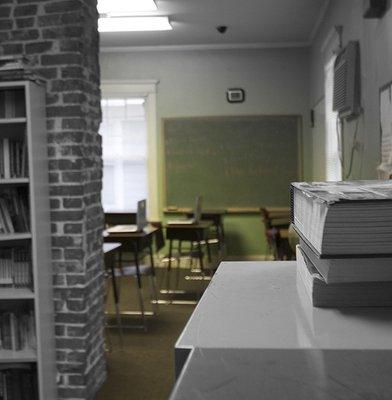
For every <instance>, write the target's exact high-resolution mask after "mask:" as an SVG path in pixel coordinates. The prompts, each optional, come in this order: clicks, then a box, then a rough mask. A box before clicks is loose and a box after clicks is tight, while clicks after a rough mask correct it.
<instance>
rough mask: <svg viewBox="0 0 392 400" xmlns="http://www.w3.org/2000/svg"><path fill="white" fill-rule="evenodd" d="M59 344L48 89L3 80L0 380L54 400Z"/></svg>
mask: <svg viewBox="0 0 392 400" xmlns="http://www.w3.org/2000/svg"><path fill="white" fill-rule="evenodd" d="M15 337H16V338H17V339H15ZM12 338H13V339H12ZM54 348H55V347H54V311H53V293H52V269H51V238H50V208H49V186H48V160H47V139H46V116H45V88H44V87H42V86H41V85H38V84H36V83H34V82H30V81H15V82H0V378H1V379H2V383H3V385H4V382H5V383H6V385H7V384H9V390H10V393H13V394H14V396H13V397H12V399H15V400H18V398H19V397H18V395H17V394H16V395H15V393H17V392H18V390H19V391H20V390H21V389H20V388H22V391H23V390H25V391H26V390H29V393H31V396H30V397H29V398H31V400H46V399H55V398H56V377H55V371H56V366H55V350H54ZM19 381H20V382H19ZM15 382H17V384H16V383H15ZM18 387H19V389H18ZM3 390H4V389H3ZM35 392H36V395H35V394H34V393H35Z"/></svg>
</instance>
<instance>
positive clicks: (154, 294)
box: [148, 244, 158, 314]
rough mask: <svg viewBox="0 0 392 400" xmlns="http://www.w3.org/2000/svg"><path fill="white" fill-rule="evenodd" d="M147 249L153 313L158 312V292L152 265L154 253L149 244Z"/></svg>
mask: <svg viewBox="0 0 392 400" xmlns="http://www.w3.org/2000/svg"><path fill="white" fill-rule="evenodd" d="M148 251H149V253H150V263H151V277H150V278H151V288H152V292H151V294H152V297H153V302H152V303H153V304H154V311H155V314H157V313H158V292H157V284H156V276H155V266H154V255H153V252H152V247H151V244H150V245H149V246H148Z"/></svg>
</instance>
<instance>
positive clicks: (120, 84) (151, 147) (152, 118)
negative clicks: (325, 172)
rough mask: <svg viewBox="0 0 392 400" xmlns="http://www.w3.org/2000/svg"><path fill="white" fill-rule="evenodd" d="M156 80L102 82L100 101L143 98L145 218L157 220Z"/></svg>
mask: <svg viewBox="0 0 392 400" xmlns="http://www.w3.org/2000/svg"><path fill="white" fill-rule="evenodd" d="M158 83H159V82H158V81H157V80H136V81H135V80H102V81H101V94H102V96H101V97H102V99H105V98H116V97H118V96H121V97H123V96H129V97H143V98H145V100H146V101H145V111H146V126H147V180H148V182H147V216H148V218H149V219H151V220H156V219H158V218H159V209H158V134H157V105H156V103H157V98H156V97H157V96H156V93H157V84H158Z"/></svg>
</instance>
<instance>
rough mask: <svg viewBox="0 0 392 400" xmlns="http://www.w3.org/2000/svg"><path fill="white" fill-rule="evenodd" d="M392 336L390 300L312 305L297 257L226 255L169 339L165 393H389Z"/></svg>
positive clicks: (230, 396) (321, 396)
mask: <svg viewBox="0 0 392 400" xmlns="http://www.w3.org/2000/svg"><path fill="white" fill-rule="evenodd" d="M391 337H392V308H355V309H353V308H344V309H322V308H314V307H312V305H311V303H310V299H309V297H308V295H307V293H306V291H305V290H304V288H303V286H302V282H301V281H300V282H298V283H297V282H296V263H295V262H293V261H284V262H224V263H222V264H221V265H220V267H219V268H218V271H217V272H216V274H215V275H214V277H213V279H212V282H211V283H210V285H209V287H208V288H207V290H206V291H205V293H204V295H203V297H202V299H201V301H200V302H199V305H198V307H197V308H196V310H195V311H194V313H193V315H192V316H191V318H190V320H189V322H188V323H187V325H186V327H185V329H184V331H183V332H182V334H181V336H180V338H179V339H178V341H177V343H176V345H175V361H176V372H177V377H179V378H178V381H177V383H176V386H175V389H174V391H173V393H172V396H171V397H170V400H185V399H186V400H196V399H202V398H203V399H209V400H212V399H227V400H234V399H235V400H237V399H241V398H242V399H249V400H259V399H261V398H262V399H264V400H277V399H288V400H289V399H290V400H291V399H312V400H333V399H345V400H359V399H380V400H381V399H383V400H389V399H391V398H392V386H391V384H390V382H391V371H392V340H391ZM188 357H190V358H188ZM185 362H186V363H185Z"/></svg>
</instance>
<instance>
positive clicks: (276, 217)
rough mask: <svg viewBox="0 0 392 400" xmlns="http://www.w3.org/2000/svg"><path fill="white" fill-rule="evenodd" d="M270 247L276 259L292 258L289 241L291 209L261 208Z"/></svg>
mask: <svg viewBox="0 0 392 400" xmlns="http://www.w3.org/2000/svg"><path fill="white" fill-rule="evenodd" d="M260 212H261V216H262V219H263V223H264V227H265V237H266V240H267V244H268V247H269V249H270V251H271V252H272V254H273V256H274V259H275V260H291V259H292V258H293V255H294V253H293V251H292V249H291V247H290V244H289V241H288V230H289V226H290V210H289V209H288V208H287V209H285V208H272V207H271V208H269V207H261V208H260Z"/></svg>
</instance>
